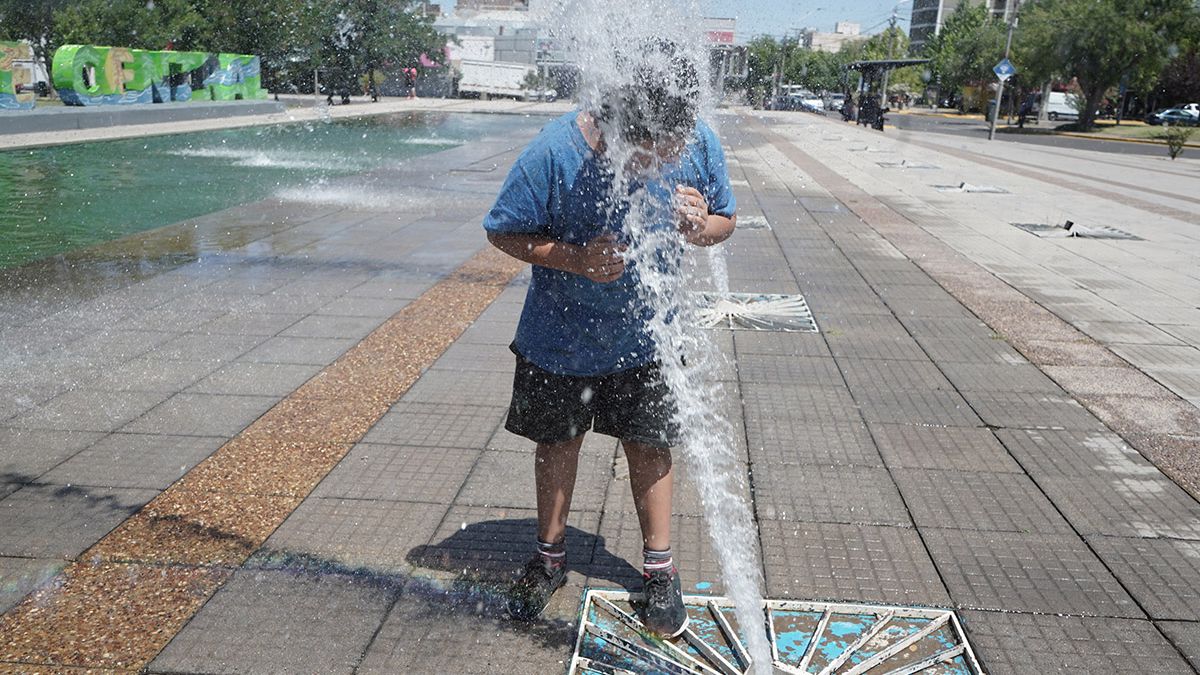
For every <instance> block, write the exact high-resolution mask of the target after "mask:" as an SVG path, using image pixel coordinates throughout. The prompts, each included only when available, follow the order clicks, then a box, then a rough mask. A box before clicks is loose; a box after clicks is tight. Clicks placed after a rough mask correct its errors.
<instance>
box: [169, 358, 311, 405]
mask: <svg viewBox="0 0 1200 675" xmlns="http://www.w3.org/2000/svg"><path fill="white" fill-rule="evenodd" d="M319 372H321V366H316V365H302V364H294V363H255V362H252V361H236V362H234V363H230V364H228V365H225V366H222V367H221V369H220V370H217V371H216V372H213V373H212V374H210V375H209V376H208V377H206V378H204V379H202V380H200V381H199V382H197V383H195V384H194V385H192V386H191V387H189V388H188V390H187V391H188V393H193V394H228V395H237V396H274V397H277V398H283V397H285V396H287V395H289V394H291V393H292V392H294V391H296V389H298V388H299V387H300V385H302V384H304V383H305V382H307V381H309V380H310V379H312V377H313V376H314V375H316V374H317V373H319Z"/></svg>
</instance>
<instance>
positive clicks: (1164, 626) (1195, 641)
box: [1155, 621, 1200, 671]
mask: <svg viewBox="0 0 1200 675" xmlns="http://www.w3.org/2000/svg"><path fill="white" fill-rule="evenodd" d="M1155 625H1156V626H1158V629H1159V630H1161V631H1162V632H1163V634H1164V635H1166V636H1167V639H1168V640H1170V641H1171V643H1172V644H1173V645H1175V648H1176V649H1178V650H1179V652H1180V653H1182V654H1183V657H1184V658H1185V659H1187V661H1188V663H1190V664H1191V665H1192V668H1193V669H1194V670H1197V671H1200V623H1193V622H1190V621H1156V622H1155Z"/></svg>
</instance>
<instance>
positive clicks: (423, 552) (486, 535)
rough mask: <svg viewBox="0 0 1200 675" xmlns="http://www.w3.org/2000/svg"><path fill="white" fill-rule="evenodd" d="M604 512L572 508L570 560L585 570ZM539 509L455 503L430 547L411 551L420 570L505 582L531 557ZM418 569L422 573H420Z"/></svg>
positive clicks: (411, 559) (590, 557)
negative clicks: (601, 513)
mask: <svg viewBox="0 0 1200 675" xmlns="http://www.w3.org/2000/svg"><path fill="white" fill-rule="evenodd" d="M599 527H600V514H599V513H597V512H594V511H582V510H578V509H573V510H572V511H571V515H570V517H569V518H568V520H567V535H566V541H567V565H569V566H570V567H571V569H574V570H577V571H579V572H581V573H584V572H585V570H586V567H587V565H588V564H589V563H590V562H591V561H592V556H593V554H594V552H595V549H596V547H597V545H598V544H600V543H602V542H600V541H599V540H598V539H597V536H596V532H597V531H598V530H599ZM536 541H537V512H536V511H534V510H532V509H505V508H496V507H483V506H461V505H451V506H450V510H449V511H448V512H447V513H446V517H445V518H444V519H443V520H442V523H441V525H439V526H438V529H437V531H436V532H435V533H434V535H433V538H432V539H431V540H430V543H429V545H427V546H418V547H416V548H414V549H412V550H411V551H410V552H409V558H408V560H409V562H411V563H412V564H413V565H415V566H417V567H418V568H421V569H422V570H432V571H440V572H448V573H451V574H453V575H456V576H457V578H458V579H459V580H462V581H478V582H480V583H500V584H506V583H508V582H510V581H512V580H513V579H515V578H516V577H517V576H518V575H519V574H520V571H521V566H522V565H524V564H525V563H526V562H527V561H528V560H529V559H530V558H532V557H533V555H534V553H535V551H536V550H537V549H536V545H535V544H536ZM417 574H420V572H417Z"/></svg>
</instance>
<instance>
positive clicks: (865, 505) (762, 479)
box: [752, 465, 912, 526]
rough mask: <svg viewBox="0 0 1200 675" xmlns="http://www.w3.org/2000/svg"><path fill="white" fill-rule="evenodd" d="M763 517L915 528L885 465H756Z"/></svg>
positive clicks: (758, 500)
mask: <svg viewBox="0 0 1200 675" xmlns="http://www.w3.org/2000/svg"><path fill="white" fill-rule="evenodd" d="M752 478H753V483H754V505H755V509H756V510H757V511H758V515H759V517H760V518H766V519H770V520H798V521H803V522H813V523H847V524H862V525H903V526H911V525H912V519H911V518H910V517H909V514H908V509H907V508H905V505H904V500H903V499H901V498H900V492H899V491H897V490H896V486H895V484H894V483H893V482H892V478H891V476H890V475H889V474H888V472H887V470H886V469H883V468H872V467H860V466H855V467H846V466H837V467H830V466H785V465H775V466H766V467H762V468H760V467H758V466H755V467H752Z"/></svg>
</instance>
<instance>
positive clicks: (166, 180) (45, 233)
mask: <svg viewBox="0 0 1200 675" xmlns="http://www.w3.org/2000/svg"><path fill="white" fill-rule="evenodd" d="M529 124H530V120H528V119H524V118H522V117H520V116H512V115H463V114H458V115H455V114H431V113H412V114H402V115H392V116H384V117H375V118H366V119H362V120H353V121H345V122H332V123H321V122H316V123H312V124H290V125H281V126H272V127H257V128H250V129H234V130H226V131H210V132H196V133H190V134H180V135H174V136H158V137H153V138H143V139H131V140H123V141H109V142H99V143H82V144H77V145H66V146H59V147H54V148H44V149H35V150H11V151H6V152H0V269H3V268H6V267H14V266H17V265H21V264H24V263H27V262H30V261H33V260H38V259H41V258H46V257H50V256H54V255H57V254H60V253H64V252H67V251H73V250H76V249H79V248H84V247H87V246H90V245H93V244H97V243H100V242H104V241H109V240H112V239H116V238H119V237H122V236H125V235H127V234H131V233H134V232H141V231H144V230H149V229H153V228H156V227H162V226H164V225H170V224H173V223H177V222H179V221H182V220H186V219H188V218H193V217H196V216H200V215H204V214H206V213H212V212H214V211H220V210H221V209H225V208H229V207H231V206H236V205H238V204H245V203H248V202H252V201H257V200H259V199H263V198H265V197H269V196H271V195H274V194H288V193H295V192H296V191H297V190H298V189H300V190H303V189H304V188H305V186H310V185H314V184H318V183H320V182H321V181H323V180H325V179H328V178H332V177H336V176H341V175H348V174H354V173H359V172H363V171H368V170H371V169H375V168H378V167H381V166H386V165H389V164H395V163H398V162H401V161H404V160H407V159H412V158H414V157H418V156H420V155H424V154H428V153H432V152H438V151H440V150H446V149H448V148H451V147H454V146H456V145H460V144H462V143H465V142H468V141H470V140H472V139H475V138H481V137H484V136H494V135H503V134H505V133H506V132H508V131H511V130H513V129H516V128H527V127H528V125H529Z"/></svg>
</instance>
